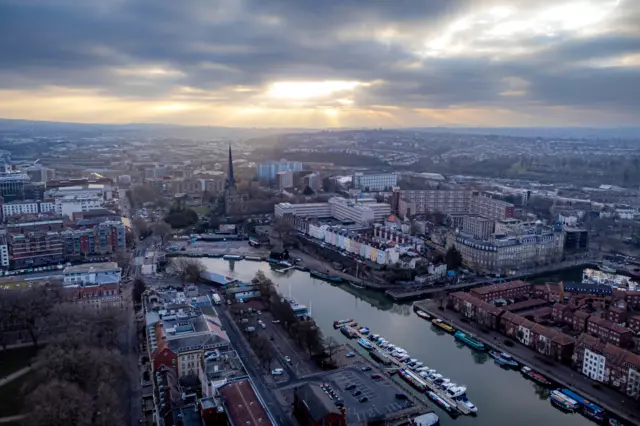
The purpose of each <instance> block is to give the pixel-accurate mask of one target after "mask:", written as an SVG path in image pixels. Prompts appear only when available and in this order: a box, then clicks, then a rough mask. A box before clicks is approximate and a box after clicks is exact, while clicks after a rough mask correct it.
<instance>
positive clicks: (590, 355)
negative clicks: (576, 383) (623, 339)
mask: <svg viewBox="0 0 640 426" xmlns="http://www.w3.org/2000/svg"><path fill="white" fill-rule="evenodd" d="M573 364H574V366H575V368H576V369H577V370H578V371H579V372H581V373H582V374H584V375H585V376H587V377H589V378H590V379H592V380H596V381H598V382H601V383H603V384H606V385H609V386H611V387H613V388H614V389H616V390H618V391H620V392H622V393H624V394H625V395H628V396H630V397H633V398H637V397H638V396H640V356H639V355H636V354H634V353H632V352H630V351H628V350H625V349H622V348H619V347H617V346H614V345H612V344H610V343H603V342H602V341H600V340H598V339H597V338H595V337H593V336H590V335H588V334H586V333H583V334H581V335H580V337H579V338H578V340H577V342H576V347H575V350H574V353H573Z"/></svg>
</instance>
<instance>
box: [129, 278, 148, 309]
mask: <svg viewBox="0 0 640 426" xmlns="http://www.w3.org/2000/svg"><path fill="white" fill-rule="evenodd" d="M146 289H147V284H146V283H145V282H144V280H143V279H142V278H136V279H135V280H133V290H132V296H133V301H134V302H135V303H141V302H142V295H143V294H144V292H145V290H146Z"/></svg>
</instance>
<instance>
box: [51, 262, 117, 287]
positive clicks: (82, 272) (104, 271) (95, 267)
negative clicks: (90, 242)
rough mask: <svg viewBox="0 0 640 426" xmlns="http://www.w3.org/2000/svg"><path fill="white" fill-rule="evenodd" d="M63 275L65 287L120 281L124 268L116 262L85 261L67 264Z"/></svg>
mask: <svg viewBox="0 0 640 426" xmlns="http://www.w3.org/2000/svg"><path fill="white" fill-rule="evenodd" d="M63 276H64V285H65V287H67V286H86V285H98V284H108V283H117V282H120V278H121V276H122V268H120V267H119V266H118V264H117V263H116V262H102V263H85V264H83V265H76V266H67V267H66V268H64V271H63Z"/></svg>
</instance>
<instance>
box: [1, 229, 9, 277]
mask: <svg viewBox="0 0 640 426" xmlns="http://www.w3.org/2000/svg"><path fill="white" fill-rule="evenodd" d="M0 268H2V269H9V245H8V244H7V237H6V236H5V235H0Z"/></svg>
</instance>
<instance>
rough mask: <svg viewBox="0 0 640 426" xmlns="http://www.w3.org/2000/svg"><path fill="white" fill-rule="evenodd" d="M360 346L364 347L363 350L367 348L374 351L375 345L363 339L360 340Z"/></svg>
mask: <svg viewBox="0 0 640 426" xmlns="http://www.w3.org/2000/svg"><path fill="white" fill-rule="evenodd" d="M358 344H359V345H360V346H362V347H363V348H365V349H366V350H368V351H370V350H372V349H373V345H372V344H371V343H369V341H368V340H366V339H365V338H363V337H361V338H359V339H358Z"/></svg>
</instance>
